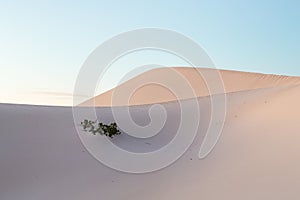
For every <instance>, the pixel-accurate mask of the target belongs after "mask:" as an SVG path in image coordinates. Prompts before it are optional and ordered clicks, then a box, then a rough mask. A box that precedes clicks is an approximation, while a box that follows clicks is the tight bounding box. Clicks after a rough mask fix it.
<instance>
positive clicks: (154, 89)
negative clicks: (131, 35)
mask: <svg viewBox="0 0 300 200" xmlns="http://www.w3.org/2000/svg"><path fill="white" fill-rule="evenodd" d="M217 75H218V76H220V77H221V78H222V80H223V82H224V86H223V87H224V89H225V91H224V90H223V91H217V90H216V91H213V90H211V89H210V90H211V91H210V92H209V88H210V87H215V85H216V84H222V83H221V82H218V81H215V77H214V78H213V81H209V78H210V77H211V76H217ZM160 84H165V86H163V85H160ZM184 84H190V88H193V89H194V91H193V92H194V94H192V93H191V92H190V90H187V89H186V87H184ZM295 84H300V78H299V77H289V76H280V75H271V74H259V73H249V72H239V71H229V70H216V69H207V68H206V69H205V68H197V69H196V68H190V67H170V68H158V69H153V70H149V71H147V72H145V73H143V74H141V75H138V76H136V77H134V78H133V79H130V80H129V81H126V82H125V83H123V84H121V85H119V86H118V87H116V88H114V89H111V90H109V91H107V92H105V93H103V94H100V95H98V96H96V97H95V98H93V99H90V100H88V101H86V102H84V103H82V105H83V106H91V105H93V104H94V101H95V105H96V106H111V105H129V104H130V105H142V104H153V103H161V102H168V101H173V100H176V99H187V98H192V97H195V96H196V97H204V96H208V95H209V94H215V93H224V92H226V93H229V92H237V91H245V90H253V89H260V88H269V87H277V86H283V85H295ZM208 85H209V86H210V87H209V86H208ZM172 89H176V90H177V91H176V92H175V95H179V96H178V97H176V96H175V95H174V93H172V91H171V90H172ZM173 92H174V91H173ZM114 93H115V94H114ZM131 93H132V94H131ZM113 95H116V96H115V98H114V101H113V102H112V99H113V98H112V97H113ZM117 95H119V96H117ZM120 96H121V97H120ZM129 97H130V98H129ZM123 99H124V101H122V100H123ZM128 100H129V102H128Z"/></svg>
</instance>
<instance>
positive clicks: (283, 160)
mask: <svg viewBox="0 0 300 200" xmlns="http://www.w3.org/2000/svg"><path fill="white" fill-rule="evenodd" d="M182 72H185V70H182ZM149 73H150V72H149ZM151 73H152V72H151ZM186 73H187V74H188V75H189V76H193V74H192V72H191V71H189V70H187V71H186ZM221 73H222V76H223V78H224V82H225V87H226V91H227V92H228V95H227V116H226V122H225V126H224V130H223V132H222V135H221V138H220V140H219V142H218V144H217V145H216V147H215V148H214V150H213V151H212V152H211V154H210V155H209V156H208V157H206V158H205V159H203V160H199V159H198V157H197V156H198V152H199V147H200V144H201V142H202V138H203V134H204V133H205V129H206V128H207V124H208V121H209V120H208V118H209V116H210V112H209V110H208V109H207V108H208V107H209V104H210V101H209V98H208V97H204V96H205V92H204V93H201V94H200V93H199V96H201V95H202V96H203V97H200V98H198V102H199V106H200V109H201V114H202V116H207V117H203V118H202V121H201V122H200V123H201V125H202V126H201V128H200V130H199V133H198V136H197V138H196V140H195V141H194V143H193V144H192V146H191V147H190V149H189V150H188V151H187V152H186V153H185V154H184V155H183V156H182V157H181V158H180V159H179V160H178V161H177V162H176V163H174V164H173V165H172V166H170V167H168V168H166V169H164V170H161V171H158V172H154V173H149V174H142V175H132V174H125V173H120V172H117V171H115V170H112V169H110V168H108V167H105V166H104V165H102V164H100V163H99V162H98V161H97V160H95V159H94V158H93V157H92V156H91V155H90V154H89V153H88V152H87V150H86V149H85V148H84V146H83V145H82V143H81V142H80V139H79V137H78V134H77V132H76V129H75V125H74V122H73V117H72V109H71V108H70V107H49V106H30V105H13V104H0V127H1V129H0V199H1V200H2V199H3V200H16V199H22V200H40V199H43V200H54V199H56V200H69V199H72V200H82V199H88V200H96V199H97V200H98V199H103V200H104V199H105V200H118V199H122V200H133V199H137V200H138V199H144V200H153V199H157V200H161V199H163V200H171V199H172V200H182V199H191V200H199V199H205V200H220V199H228V200H229V199H230V200H233V199H234V200H240V199H243V200H248V199H249V200H253V199H258V200H265V199H272V200H282V199H289V200H298V199H299V198H300V192H299V188H300V170H299V169H300V154H299V152H300V123H299V119H300V104H299V102H300V85H299V81H300V78H297V77H285V76H274V75H262V74H253V73H242V72H230V71H222V72H221ZM142 76H143V75H142ZM147 76H148V75H147ZM190 81H191V82H193V81H195V84H196V78H195V79H190ZM133 83H134V82H133ZM130 84H131V83H130ZM196 85H197V84H196ZM119 87H123V86H119ZM195 87H196V86H195ZM147 90H148V92H149V91H151V90H152V88H151V87H150V86H149V88H147ZM141 92H142V91H141ZM108 94H109V92H108V93H106V94H104V95H108ZM152 95H153V96H155V94H152ZM152 95H148V96H152ZM108 96H109V95H108ZM158 96H159V95H158ZM167 97H168V98H169V97H172V96H165V98H166V99H163V100H170V99H168V98H167ZM101 98H102V97H101ZM108 99H109V98H108ZM142 100H143V99H142V98H138V96H137V98H136V100H133V103H134V102H136V103H137V104H143V103H149V102H148V101H146V102H145V101H142ZM157 100H158V97H157V96H155V98H153V99H151V101H150V102H153V101H154V102H155V101H157ZM106 103H108V101H103V102H100V103H99V105H101V104H102V105H105V104H106ZM183 103H186V104H188V103H189V100H185V101H184V102H183ZM162 105H164V106H165V107H166V109H167V110H168V111H170V112H171V113H172V115H170V117H169V118H168V120H169V121H168V123H166V127H165V128H164V129H163V130H162V133H161V134H160V135H158V136H157V137H156V136H155V137H154V138H151V139H147V141H139V140H134V139H131V138H130V137H128V136H126V135H124V134H122V135H121V136H120V137H118V138H115V139H114V142H115V143H116V144H118V145H120V146H121V147H123V148H127V149H130V150H131V151H136V152H142V151H147V150H153V149H156V148H159V147H161V146H162V145H164V144H165V143H166V142H167V141H168V140H169V139H170V137H171V135H172V130H173V128H174V124H176V123H177V121H178V112H179V111H178V109H177V107H176V105H177V104H176V103H174V102H169V103H163V104H162ZM148 108H149V105H140V106H133V107H132V110H131V111H132V112H131V114H132V116H133V118H135V119H136V120H137V122H138V123H141V124H143V123H144V124H145V123H147V122H148V120H149V119H148V115H147V110H148ZM120 109H122V107H121V108H120ZM97 112H98V113H101V119H102V120H104V121H106V122H109V121H110V120H111V113H110V108H109V107H99V108H97ZM171 125H172V126H171ZM175 128H176V127H175ZM146 143H147V144H146ZM149 144H151V145H149Z"/></svg>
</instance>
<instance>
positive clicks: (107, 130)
mask: <svg viewBox="0 0 300 200" xmlns="http://www.w3.org/2000/svg"><path fill="white" fill-rule="evenodd" d="M80 124H81V126H82V127H83V130H84V131H86V132H87V131H88V132H90V133H92V134H93V135H96V134H97V133H99V134H100V135H105V136H107V137H110V138H113V137H114V136H115V135H120V134H121V132H120V130H119V129H118V126H117V124H116V123H111V124H109V125H108V124H103V123H101V122H99V121H98V120H96V121H91V120H87V119H85V120H84V121H83V122H81V123H80Z"/></svg>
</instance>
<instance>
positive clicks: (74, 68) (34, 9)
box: [0, 0, 300, 102]
mask: <svg viewBox="0 0 300 200" xmlns="http://www.w3.org/2000/svg"><path fill="white" fill-rule="evenodd" d="M299 2H300V1H271V0H269V1H175V0H174V1H161V0H151V1H141V0H140V1H138V0H136V1H133V0H131V1H130V0H129V1H121V0H120V1H112V0H110V1H50V0H49V1H38V0H36V1H14V0H12V1H0V3H1V4H0V5H1V6H0V27H1V29H0V45H1V46H0V67H1V74H0V78H1V79H0V84H1V85H0V90H1V93H2V96H0V98H1V99H0V101H2V102H17V101H18V100H19V99H18V98H21V97H20V96H17V95H15V94H16V93H18V94H21V93H22V92H23V93H24V94H25V93H26V92H28V91H29V90H30V91H35V90H36V91H40V90H41V91H43V90H45V91H52V92H53V91H57V92H64V93H71V92H72V90H73V84H74V81H75V79H76V76H77V73H78V71H79V69H80V66H81V65H82V63H83V62H84V60H85V59H86V58H87V56H88V55H89V53H91V51H93V49H94V48H96V47H97V46H98V45H99V44H101V43H102V42H103V41H105V40H106V39H108V38H110V37H112V36H114V35H116V34H118V33H121V32H124V31H128V30H132V29H137V28H143V27H159V28H167V29H172V30H175V31H178V32H180V33H183V34H185V35H187V36H189V37H191V38H193V39H194V40H195V41H196V42H198V43H199V44H200V45H201V46H202V47H203V48H204V49H205V50H206V51H207V53H208V54H209V56H210V57H211V58H212V59H213V61H214V62H215V64H216V65H217V66H218V67H219V68H225V69H233V70H242V71H255V72H263V73H275V74H286V75H298V76H300V59H299V57H300V12H299V10H300V3H299ZM172 64H173V63H172ZM10 95H11V96H10ZM14 95H15V96H14ZM26 95H27V96H28V93H26ZM13 96H14V97H13ZM24 102H25V101H24ZM26 102H27V101H26ZM28 102H29V101H28Z"/></svg>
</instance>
